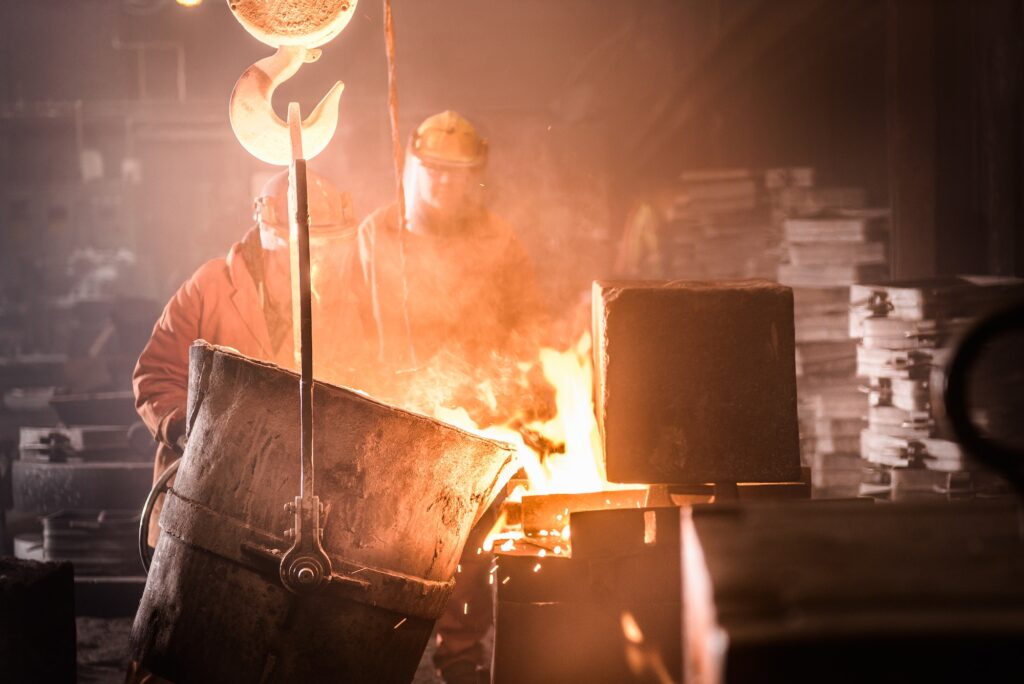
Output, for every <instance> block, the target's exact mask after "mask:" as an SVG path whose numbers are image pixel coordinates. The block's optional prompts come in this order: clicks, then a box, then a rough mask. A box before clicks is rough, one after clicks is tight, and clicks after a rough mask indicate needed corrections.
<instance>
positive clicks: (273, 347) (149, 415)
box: [132, 172, 360, 546]
mask: <svg viewBox="0 0 1024 684" xmlns="http://www.w3.org/2000/svg"><path fill="white" fill-rule="evenodd" d="M307 184H308V188H309V212H310V244H311V249H310V252H311V259H312V262H311V266H310V271H311V280H312V283H313V302H314V317H313V333H314V344H316V340H317V339H318V338H319V339H330V340H331V344H321V345H320V346H319V349H318V352H319V353H318V354H317V356H316V363H317V368H316V369H315V370H316V371H317V375H318V377H323V378H325V379H331V378H332V377H333V376H334V375H336V369H335V367H334V366H333V365H332V364H334V363H335V362H336V361H338V360H339V359H343V357H344V352H343V350H342V349H340V348H339V347H338V343H339V340H344V339H347V338H348V336H338V335H336V334H335V333H336V332H337V331H336V330H335V329H334V327H333V325H334V322H335V321H337V320H339V319H338V317H339V316H342V315H343V312H344V307H346V306H348V305H350V304H351V305H353V306H354V304H352V303H351V302H347V301H346V300H345V298H346V297H351V296H354V295H353V293H351V292H350V291H349V290H347V289H346V288H344V287H342V286H341V285H340V284H339V283H337V282H333V281H332V279H334V278H336V277H337V274H338V273H341V272H343V271H345V268H344V266H343V262H344V261H345V260H346V259H349V258H352V259H354V258H356V254H355V230H356V223H355V217H354V215H353V212H352V202H351V199H350V198H349V195H348V193H342V192H339V191H338V190H337V189H335V188H334V187H333V186H332V185H331V183H330V182H329V181H327V180H326V179H325V178H323V177H322V176H319V175H317V174H314V173H312V172H309V173H308V174H307ZM287 197H288V174H287V172H282V173H280V174H277V175H276V176H274V177H273V178H271V179H270V180H269V181H268V182H267V184H266V185H265V186H264V187H263V189H262V190H261V191H260V194H259V196H258V197H257V198H256V200H255V205H254V206H255V209H254V218H255V220H256V223H257V225H256V226H254V227H253V228H251V229H250V230H249V231H248V232H247V233H246V234H245V235H244V236H243V237H242V239H241V240H240V241H238V242H236V243H235V244H234V245H233V246H232V247H231V250H230V251H229V252H228V255H227V257H226V258H225V257H219V258H216V259H211V260H210V261H208V262H206V263H205V264H203V265H202V266H200V267H199V269H198V270H197V271H196V272H195V274H193V275H192V277H191V278H189V279H188V280H187V281H186V282H185V283H184V284H183V285H182V286H181V287H180V288H178V291H177V292H176V293H175V294H174V296H173V297H172V298H171V300H170V301H169V302H168V303H167V306H166V307H165V308H164V310H163V313H162V314H161V316H160V318H159V320H158V321H157V323H156V325H155V326H154V328H153V333H152V335H151V337H150V339H149V342H148V343H147V344H146V347H145V349H143V351H142V355H141V356H140V357H139V361H138V363H137V364H136V366H135V373H134V375H133V378H132V384H133V388H134V390H135V402H136V408H137V410H138V412H139V415H140V416H141V417H142V420H143V422H144V423H145V424H146V425H147V427H149V429H150V431H151V432H152V433H153V436H154V437H155V438H156V441H157V444H158V445H157V452H156V463H155V468H154V479H156V478H159V476H160V475H161V474H162V473H163V471H164V470H165V469H166V468H167V467H168V466H169V465H171V463H173V462H174V461H176V460H177V459H178V458H179V457H180V456H181V453H182V451H183V450H184V439H185V402H186V399H187V392H188V354H189V347H190V346H191V345H192V342H193V341H195V340H197V339H203V340H206V341H207V342H211V343H213V344H219V345H224V346H228V347H232V348H234V349H237V350H238V351H239V352H241V353H242V354H244V355H246V356H249V357H252V358H255V359H261V360H264V361H270V362H272V363H275V364H277V365H279V366H282V367H284V368H289V369H293V370H294V369H295V368H296V367H297V364H296V359H295V352H294V341H293V333H292V314H291V306H292V305H291V280H290V275H289V268H290V267H289V263H290V259H289V249H288V236H289V227H288V201H287ZM317 313H322V314H327V315H316V314H317ZM346 318H347V320H348V324H349V325H354V324H358V318H354V317H351V316H346ZM351 333H352V334H353V335H355V336H358V335H359V334H360V331H351ZM334 351H337V353H336V354H335V353H332V352H334ZM341 363H343V361H341ZM158 519H159V510H155V511H154V512H153V515H152V518H151V522H150V533H149V543H150V545H152V546H155V545H156V541H157V537H158V535H159V528H158V526H157V521H158Z"/></svg>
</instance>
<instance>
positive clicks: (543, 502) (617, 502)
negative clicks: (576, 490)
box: [520, 487, 647, 537]
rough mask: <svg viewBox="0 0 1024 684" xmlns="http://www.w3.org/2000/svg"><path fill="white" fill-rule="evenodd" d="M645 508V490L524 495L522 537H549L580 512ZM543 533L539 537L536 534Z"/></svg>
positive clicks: (521, 508)
mask: <svg viewBox="0 0 1024 684" xmlns="http://www.w3.org/2000/svg"><path fill="white" fill-rule="evenodd" d="M646 505H647V488H646V487H645V488H638V489H617V490H611V491H606V492H586V493H583V494H541V495H529V494H527V495H524V496H523V499H522V504H521V507H520V511H521V513H520V515H521V516H522V523H523V533H524V534H525V535H526V536H527V537H536V536H545V537H548V536H552V534H551V533H552V532H556V533H560V532H561V530H562V528H563V527H565V526H566V525H568V524H569V516H570V514H572V513H578V512H581V511H597V510H603V509H606V508H642V507H643V506H646ZM542 531H543V533H544V534H543V535H541V534H540V533H541V532H542Z"/></svg>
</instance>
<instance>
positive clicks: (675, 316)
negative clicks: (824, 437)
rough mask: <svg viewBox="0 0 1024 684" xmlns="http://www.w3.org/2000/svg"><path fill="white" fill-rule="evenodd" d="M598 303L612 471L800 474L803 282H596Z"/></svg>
mask: <svg viewBox="0 0 1024 684" xmlns="http://www.w3.org/2000/svg"><path fill="white" fill-rule="evenodd" d="M593 307H594V317H593V333H594V371H595V391H596V409H597V414H598V421H599V423H600V426H601V433H602V436H603V437H604V441H605V464H606V469H607V473H608V480H609V481H611V482H624V483H628V482H647V483H657V484H703V483H706V482H792V481H796V480H799V478H800V456H799V438H798V434H797V414H796V372H795V360H794V351H793V349H794V332H793V330H794V329H793V293H792V290H790V289H789V288H787V287H783V286H781V285H779V284H777V283H773V282H769V281H766V280H743V281H609V282H595V283H594V287H593Z"/></svg>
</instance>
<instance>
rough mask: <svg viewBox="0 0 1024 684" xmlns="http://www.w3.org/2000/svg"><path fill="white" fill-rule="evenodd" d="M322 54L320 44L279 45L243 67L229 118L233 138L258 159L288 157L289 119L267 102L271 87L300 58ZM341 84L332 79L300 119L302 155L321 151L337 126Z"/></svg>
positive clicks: (277, 161) (283, 160)
mask: <svg viewBox="0 0 1024 684" xmlns="http://www.w3.org/2000/svg"><path fill="white" fill-rule="evenodd" d="M319 58H320V50H319V49H308V48H305V47H301V46H288V45H282V46H280V47H278V48H277V52H275V53H274V54H273V55H271V56H270V57H265V58H263V59H261V60H259V61H258V62H256V63H255V64H253V65H252V66H251V67H249V68H248V69H246V70H245V73H243V74H242V76H241V78H239V79H238V82H237V83H235V87H234V89H233V90H232V91H231V101H230V104H229V105H228V117H229V118H230V120H231V129H232V130H233V131H234V132H235V137H237V138H238V142H240V143H241V144H242V147H244V148H245V149H246V150H247V151H248V152H249V153H250V154H252V155H253V156H254V157H256V158H257V159H259V160H261V161H264V162H266V163H268V164H274V165H276V166H288V165H289V164H290V163H291V161H292V152H291V142H290V137H289V131H288V124H287V123H285V122H284V120H282V119H281V117H279V116H278V115H277V114H276V113H275V112H274V107H273V105H272V104H271V98H272V97H273V95H274V90H276V89H277V86H279V85H281V84H282V83H284V82H285V81H287V80H288V79H289V78H291V77H292V76H294V75H295V73H296V72H297V71H298V70H299V67H301V66H302V65H303V64H304V63H310V62H315V61H316V60H317V59H319ZM344 89H345V84H344V83H342V82H341V81H338V82H336V83H335V84H334V85H333V86H332V87H331V89H330V90H329V91H327V94H326V95H324V98H323V99H322V100H320V103H319V104H317V106H316V107H315V108H314V109H313V111H312V112H311V113H310V114H309V116H308V117H306V119H305V120H304V121H303V122H302V147H303V151H304V153H305V158H306V159H312V158H313V157H315V156H316V155H318V154H320V153H321V152H322V151H323V150H324V148H325V147H327V144H328V143H329V142H330V141H331V138H332V137H333V136H334V131H335V130H336V129H337V127H338V104H339V101H340V100H341V93H342V91H343V90H344Z"/></svg>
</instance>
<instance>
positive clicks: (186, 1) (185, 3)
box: [176, 0, 203, 7]
mask: <svg viewBox="0 0 1024 684" xmlns="http://www.w3.org/2000/svg"><path fill="white" fill-rule="evenodd" d="M176 2H177V3H178V4H179V5H181V6H182V7H199V5H201V4H203V0H176Z"/></svg>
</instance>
